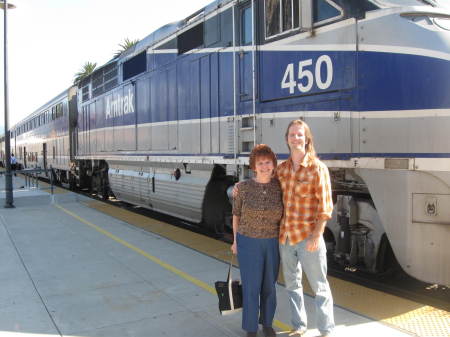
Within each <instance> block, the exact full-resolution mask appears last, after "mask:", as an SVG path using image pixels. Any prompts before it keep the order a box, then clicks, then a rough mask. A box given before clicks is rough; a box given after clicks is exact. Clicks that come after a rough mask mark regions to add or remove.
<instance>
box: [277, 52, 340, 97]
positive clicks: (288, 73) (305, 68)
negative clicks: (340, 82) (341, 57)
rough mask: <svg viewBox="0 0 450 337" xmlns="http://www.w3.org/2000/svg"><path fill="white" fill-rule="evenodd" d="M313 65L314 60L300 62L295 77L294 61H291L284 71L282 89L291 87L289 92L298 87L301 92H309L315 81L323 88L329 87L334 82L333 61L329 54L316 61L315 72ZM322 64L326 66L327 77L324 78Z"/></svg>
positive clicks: (291, 92) (293, 91)
mask: <svg viewBox="0 0 450 337" xmlns="http://www.w3.org/2000/svg"><path fill="white" fill-rule="evenodd" d="M312 65H313V60H312V59H308V60H303V61H299V62H298V77H297V80H296V79H295V76H294V74H295V69H294V63H289V64H288V65H287V67H286V70H285V71H284V76H283V80H282V81H281V89H289V93H290V94H293V93H295V88H297V89H298V90H299V91H300V92H301V93H307V92H309V91H310V90H311V89H312V87H313V85H314V82H315V83H316V85H317V87H318V88H319V89H321V90H325V89H328V88H329V87H330V85H331V83H332V82H333V62H332V61H331V58H330V57H329V56H328V55H321V56H319V58H318V59H317V61H316V64H315V67H314V68H315V69H314V73H313V72H312V70H310V69H309V67H311V66H312ZM322 65H324V66H325V67H326V72H325V73H326V76H324V77H325V79H324V78H322V72H321V69H322Z"/></svg>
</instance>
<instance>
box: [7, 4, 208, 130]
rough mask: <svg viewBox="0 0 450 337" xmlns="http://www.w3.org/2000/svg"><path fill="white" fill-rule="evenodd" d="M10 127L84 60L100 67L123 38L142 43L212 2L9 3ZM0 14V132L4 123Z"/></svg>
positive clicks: (62, 85)
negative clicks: (10, 5) (163, 27)
mask: <svg viewBox="0 0 450 337" xmlns="http://www.w3.org/2000/svg"><path fill="white" fill-rule="evenodd" d="M8 2H12V3H13V4H15V5H16V6H17V7H16V8H15V9H13V10H10V11H8V55H9V57H8V62H9V67H8V69H9V81H8V83H9V124H10V126H12V125H14V124H15V123H17V122H19V121H20V120H21V119H22V118H24V117H26V116H27V115H29V114H30V113H32V112H33V111H34V110H36V109H37V108H39V107H40V106H41V105H43V104H44V103H46V102H47V101H49V100H50V99H51V98H53V97H54V96H56V95H58V94H59V93H61V92H62V91H63V90H65V89H66V88H68V87H69V86H70V85H71V83H72V81H73V77H74V74H75V73H76V72H77V71H78V70H80V68H81V67H82V65H83V64H84V63H85V62H87V61H90V62H97V65H101V64H103V63H105V62H107V61H108V60H109V59H111V57H112V56H113V54H114V53H115V52H116V51H117V50H118V49H119V47H118V45H119V43H121V42H123V40H124V39H125V38H129V39H142V38H144V37H145V36H147V35H148V34H150V33H151V32H153V31H154V30H156V29H158V28H159V27H161V26H163V25H165V24H167V23H170V22H173V21H177V20H181V19H183V18H185V17H187V16H188V15H190V14H192V13H194V12H195V11H197V10H198V9H201V8H202V7H204V6H205V5H207V4H209V3H211V2H212V0H164V1H155V0H126V1H118V0H8ZM3 22H4V20H3V11H1V10H0V25H1V26H0V27H1V29H0V31H1V37H0V39H1V40H0V41H1V52H0V64H1V67H0V134H3V130H4V127H3V121H4V95H3V92H4V82H3V61H4V57H3Z"/></svg>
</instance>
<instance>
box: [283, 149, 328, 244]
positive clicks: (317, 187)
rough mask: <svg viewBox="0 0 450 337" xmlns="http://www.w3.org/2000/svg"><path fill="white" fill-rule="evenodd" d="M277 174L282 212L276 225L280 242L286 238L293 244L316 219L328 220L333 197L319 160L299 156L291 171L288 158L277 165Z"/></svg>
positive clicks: (314, 224) (326, 175) (309, 230)
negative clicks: (295, 166)
mask: <svg viewBox="0 0 450 337" xmlns="http://www.w3.org/2000/svg"><path fill="white" fill-rule="evenodd" d="M276 174H277V177H278V179H279V181H280V184H281V189H282V191H283V204H284V214H283V218H282V219H281V224H280V237H279V241H280V243H281V244H285V243H286V240H287V239H289V243H290V244H291V245H295V244H297V243H299V242H300V241H302V240H304V239H306V238H307V237H308V236H309V235H310V234H311V233H312V232H313V231H314V228H315V226H316V222H317V221H318V220H329V219H331V213H332V211H333V200H332V197H331V183H330V174H329V172H328V168H327V167H326V166H325V164H323V163H322V162H321V161H320V160H318V159H317V160H316V161H313V162H312V163H310V162H309V161H308V155H306V156H305V158H304V159H303V161H302V163H301V165H300V167H299V169H298V170H297V171H296V172H294V169H293V165H292V159H291V158H289V159H288V160H286V161H285V162H283V163H281V164H280V165H279V166H278V167H277V171H276Z"/></svg>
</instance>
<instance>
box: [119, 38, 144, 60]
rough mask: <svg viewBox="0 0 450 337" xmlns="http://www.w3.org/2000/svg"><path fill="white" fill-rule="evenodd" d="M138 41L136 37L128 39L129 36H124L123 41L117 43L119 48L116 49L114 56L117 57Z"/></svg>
mask: <svg viewBox="0 0 450 337" xmlns="http://www.w3.org/2000/svg"><path fill="white" fill-rule="evenodd" d="M138 42H139V40H138V39H136V40H130V39H129V38H125V40H123V42H122V43H120V44H119V47H120V49H119V50H118V51H116V53H115V54H114V58H116V57H119V56H120V55H122V54H123V53H124V52H126V51H127V50H128V49H130V48H133V47H134V46H135V45H136V44H137V43H138Z"/></svg>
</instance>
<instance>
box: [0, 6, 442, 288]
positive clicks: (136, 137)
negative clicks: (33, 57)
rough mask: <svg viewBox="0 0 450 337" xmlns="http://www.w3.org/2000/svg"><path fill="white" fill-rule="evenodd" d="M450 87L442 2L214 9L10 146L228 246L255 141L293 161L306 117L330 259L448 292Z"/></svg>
mask: <svg viewBox="0 0 450 337" xmlns="http://www.w3.org/2000/svg"><path fill="white" fill-rule="evenodd" d="M449 89H450V9H449V7H448V5H447V4H445V1H436V0H314V1H312V0H264V1H262V0H261V1H258V0H247V1H245V0H217V1H214V2H212V3H211V4H210V5H208V6H206V7H204V8H202V9H200V10H198V11H197V12H195V13H193V14H192V15H189V16H187V17H186V18H185V19H183V20H181V21H178V22H175V23H171V24H168V25H165V26H163V27H161V28H160V29H158V30H156V31H154V32H153V33H151V34H150V35H148V36H147V37H145V38H144V39H142V40H141V41H139V42H138V43H137V44H136V45H135V46H134V47H133V48H131V49H129V50H127V51H126V52H124V53H122V54H121V55H120V56H118V57H115V58H113V59H111V60H110V61H108V62H107V63H106V64H104V65H102V66H100V67H99V68H97V69H96V70H95V71H94V72H93V73H92V74H91V75H89V76H88V77H86V78H84V79H83V80H81V81H80V82H79V83H77V84H76V85H71V86H69V87H68V89H67V90H64V91H63V92H62V93H61V94H59V95H57V96H56V97H54V98H53V99H52V100H50V101H49V102H48V103H46V104H44V105H43V106H41V107H40V108H38V109H37V110H36V111H34V112H33V113H32V114H30V115H29V116H28V117H27V118H25V119H23V120H22V121H20V122H19V123H17V124H16V125H14V126H13V127H12V128H11V130H10V137H11V151H12V152H13V153H14V154H15V155H16V158H17V160H18V162H19V163H20V165H22V166H23V167H24V168H30V167H40V168H43V169H45V173H44V174H46V175H50V174H51V175H52V177H53V178H54V181H57V182H60V183H64V184H68V185H69V186H70V187H71V188H73V189H88V190H90V191H92V192H94V193H97V194H99V195H100V196H103V197H104V198H108V197H109V196H110V195H114V196H115V197H116V198H118V199H119V200H123V201H125V202H128V203H131V204H133V205H138V206H140V207H144V208H148V209H152V210H156V211H159V212H162V213H166V214H170V215H173V216H176V217H178V218H181V219H185V220H188V221H191V222H195V223H198V224H199V225H200V226H203V227H204V228H205V229H208V230H210V231H212V232H214V233H217V234H218V235H220V234H221V233H223V232H224V231H227V228H229V227H230V215H231V204H230V197H231V196H230V195H231V190H232V188H233V186H234V184H235V183H236V182H238V181H241V180H243V179H248V178H250V177H251V176H252V172H251V170H250V169H249V153H250V151H251V149H252V148H253V146H254V145H255V144H260V143H264V144H268V145H270V146H271V147H272V149H273V150H274V152H276V153H277V156H278V160H279V161H282V160H286V159H287V158H288V157H289V151H288V148H287V145H286V142H285V139H284V132H285V129H286V127H287V125H288V123H289V122H290V121H291V120H293V119H302V120H304V121H306V122H307V123H308V125H309V126H310V127H311V129H312V132H313V134H314V137H315V143H316V147H317V148H316V150H317V152H318V154H319V157H320V158H321V160H322V161H323V162H324V163H325V164H326V165H327V166H328V168H329V170H330V175H331V179H332V190H333V201H334V203H335V207H334V211H333V217H332V219H331V220H330V221H328V223H327V227H326V230H325V233H324V238H325V240H326V243H327V249H328V254H329V258H330V259H332V260H333V261H334V262H336V263H338V264H340V265H342V266H344V267H348V268H349V269H350V270H352V269H358V270H362V271H364V272H368V273H373V274H383V273H386V272H388V271H389V270H391V269H392V268H394V267H395V266H398V265H400V266H401V268H402V269H403V270H404V271H405V272H406V273H408V274H409V275H411V276H412V277H414V278H416V279H418V280H421V281H423V282H427V283H433V284H439V285H449V284H450V249H448V246H447V245H448V243H449V242H450V132H449V131H448V130H450V91H449ZM3 148H4V144H3Z"/></svg>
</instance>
